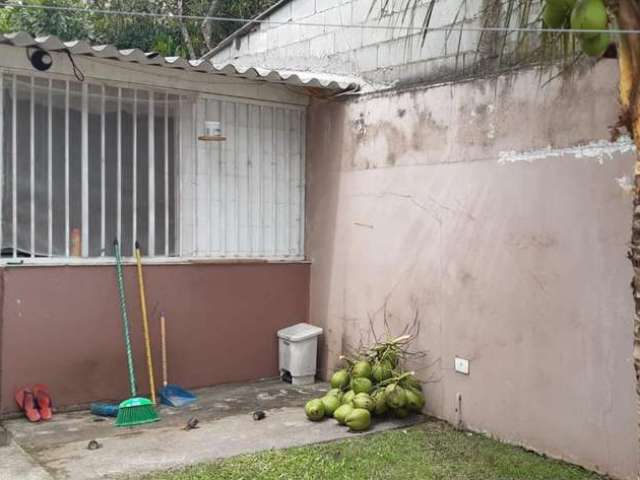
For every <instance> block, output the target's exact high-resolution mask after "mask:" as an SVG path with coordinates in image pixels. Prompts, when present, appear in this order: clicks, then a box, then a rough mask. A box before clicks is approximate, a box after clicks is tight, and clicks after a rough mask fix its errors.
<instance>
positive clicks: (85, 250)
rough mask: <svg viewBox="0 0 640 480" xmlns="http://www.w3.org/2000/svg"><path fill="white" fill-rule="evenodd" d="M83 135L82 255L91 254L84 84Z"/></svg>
mask: <svg viewBox="0 0 640 480" xmlns="http://www.w3.org/2000/svg"><path fill="white" fill-rule="evenodd" d="M81 118H82V127H81V130H82V135H81V137H82V138H81V172H80V173H81V178H82V183H81V188H80V190H81V195H82V200H81V203H82V230H81V237H82V243H81V245H80V247H81V248H80V250H81V255H82V257H84V258H86V257H88V256H89V85H88V84H87V83H83V84H82V116H81Z"/></svg>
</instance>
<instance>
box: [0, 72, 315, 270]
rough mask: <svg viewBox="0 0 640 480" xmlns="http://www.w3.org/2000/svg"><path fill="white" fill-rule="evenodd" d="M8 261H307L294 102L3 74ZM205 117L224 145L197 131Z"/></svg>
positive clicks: (300, 121) (0, 119)
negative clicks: (137, 253)
mask: <svg viewBox="0 0 640 480" xmlns="http://www.w3.org/2000/svg"><path fill="white" fill-rule="evenodd" d="M0 93H1V94H0V179H1V181H0V202H1V206H0V248H1V252H2V257H3V258H4V259H5V260H9V261H12V260H13V261H15V260H16V259H17V258H19V259H20V260H21V261H26V262H36V263H37V262H47V261H48V262H51V261H54V262H55V261H56V259H62V260H68V259H75V258H78V257H79V258H85V259H91V258H95V257H101V256H105V255H106V256H110V255H112V247H111V244H112V241H113V239H114V238H118V239H119V240H120V242H121V244H122V248H123V252H124V253H125V255H130V254H132V252H133V245H134V242H135V241H136V240H138V241H140V243H141V244H142V246H143V248H144V251H145V254H147V255H149V256H155V257H158V258H159V259H162V258H169V257H178V258H191V257H211V258H220V257H224V258H229V257H231V258H267V259H269V258H273V259H282V258H286V259H302V258H304V248H303V245H304V238H303V235H304V193H305V192H304V186H305V180H304V139H305V110H304V108H303V107H296V106H288V105H275V104H269V103H264V102H258V101H241V100H235V99H234V100H230V99H229V98H226V97H220V98H214V97H198V96H196V95H193V94H180V93H168V92H161V91H150V90H147V89H141V88H139V87H133V86H122V85H121V86H118V85H114V86H110V85H105V84H98V83H92V82H91V81H87V82H82V83H81V82H77V81H72V80H67V79H58V78H53V77H52V78H49V77H42V76H27V75H21V74H15V73H13V72H5V73H0ZM205 120H218V121H220V122H221V124H222V129H223V134H224V135H225V136H226V141H224V142H202V141H199V140H198V138H197V137H198V135H201V134H202V133H203V130H204V121H205Z"/></svg>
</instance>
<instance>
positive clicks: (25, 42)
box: [0, 32, 361, 91]
mask: <svg viewBox="0 0 640 480" xmlns="http://www.w3.org/2000/svg"><path fill="white" fill-rule="evenodd" d="M1 44H4V45H11V46H14V47H39V48H42V49H44V50H48V51H50V52H60V51H66V50H68V51H69V52H71V53H72V54H74V55H84V56H89V57H98V58H105V59H109V60H119V61H123V62H133V63H139V64H142V65H150V66H159V67H164V68H175V69H181V70H188V71H194V72H203V73H211V74H215V75H225V76H229V77H240V78H247V79H251V80H263V81H265V82H270V83H282V84H286V85H293V86H298V87H313V88H321V89H325V90H333V91H346V90H352V91H356V90H358V89H360V87H361V82H360V80H359V79H357V78H354V77H346V76H341V75H333V74H327V73H314V72H302V71H294V70H269V69H266V68H260V67H253V66H246V67H245V66H241V65H234V64H231V63H229V64H225V65H219V64H214V63H212V62H210V61H209V60H187V59H185V58H182V57H163V56H161V55H159V54H158V53H155V52H150V53H145V52H143V51H142V50H140V49H138V48H130V49H123V50H119V49H117V48H116V47H115V46H113V45H92V44H90V43H89V42H87V41H84V40H71V41H68V42H63V41H62V40H60V39H59V38H58V37H56V36H55V35H47V36H42V37H33V36H31V35H30V34H28V33H26V32H16V33H4V34H0V45H1Z"/></svg>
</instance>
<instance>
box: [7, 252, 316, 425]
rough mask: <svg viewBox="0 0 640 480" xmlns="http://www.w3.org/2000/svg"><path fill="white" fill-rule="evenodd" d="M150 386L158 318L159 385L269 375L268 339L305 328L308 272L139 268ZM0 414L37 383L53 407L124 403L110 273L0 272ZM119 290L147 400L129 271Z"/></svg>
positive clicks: (282, 267) (292, 268) (274, 367)
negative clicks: (164, 350) (163, 342)
mask: <svg viewBox="0 0 640 480" xmlns="http://www.w3.org/2000/svg"><path fill="white" fill-rule="evenodd" d="M144 268H145V270H144V272H145V287H146V291H147V302H148V306H149V315H150V331H151V338H152V344H153V353H154V366H155V373H156V383H157V384H159V382H160V379H161V377H160V372H161V370H160V336H159V334H160V330H159V321H158V318H159V314H160V312H161V311H163V312H165V315H166V318H167V331H168V357H169V379H170V381H171V382H172V383H177V384H180V385H182V386H184V387H187V388H193V387H200V386H207V385H214V384H219V383H229V382H240V381H245V380H255V379H258V378H263V377H273V376H277V375H278V351H277V345H278V344H277V338H276V331H277V330H278V329H280V328H282V327H284V326H288V325H291V324H294V323H298V322H303V321H306V320H307V314H308V288H309V265H307V264H302V263H299V264H238V265H233V264H231V265H222V264H220V265H214V264H206V265H205V264H202V265H164V266H160V265H150V266H145V267H144ZM0 274H1V275H2V280H3V284H4V289H3V305H4V307H3V309H2V320H3V322H2V325H3V328H2V341H3V343H2V345H1V348H0V354H1V355H2V362H1V365H2V375H1V377H0V380H1V383H0V390H1V392H0V393H1V396H0V413H7V412H12V411H15V410H16V405H15V402H14V400H13V392H14V391H15V389H16V388H17V387H19V386H21V385H30V384H33V383H40V382H44V383H47V384H48V385H49V387H50V388H51V391H52V392H53V394H54V396H55V402H56V404H57V406H59V407H62V406H69V405H74V404H84V403H87V402H90V401H93V400H100V399H124V398H126V397H128V396H129V394H128V383H127V370H126V364H125V355H124V346H123V340H122V330H121V323H120V313H119V304H118V293H117V290H116V285H115V273H114V268H113V267H111V266H96V267H84V266H74V267H41V268H40V267H19V268H5V269H2V270H0ZM125 283H126V288H127V301H128V307H129V308H128V311H129V318H130V321H131V331H132V336H133V339H132V343H133V349H134V356H135V360H136V361H135V366H136V373H137V382H138V388H139V389H140V391H141V392H142V393H147V392H148V390H149V388H148V380H147V374H146V363H145V360H144V346H143V345H144V344H143V340H142V324H141V317H140V304H139V298H138V289H137V283H136V277H135V267H133V266H127V267H125Z"/></svg>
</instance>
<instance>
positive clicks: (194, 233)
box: [191, 102, 198, 256]
mask: <svg viewBox="0 0 640 480" xmlns="http://www.w3.org/2000/svg"><path fill="white" fill-rule="evenodd" d="M197 106H198V105H197V102H194V103H193V105H192V107H191V124H192V126H193V132H194V135H192V137H191V142H193V177H192V182H193V206H192V208H193V223H192V226H191V234H192V237H193V238H192V242H193V247H192V251H193V255H195V256H197V255H198V139H197V135H195V133H196V132H197V131H198V124H197V118H198V113H197Z"/></svg>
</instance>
